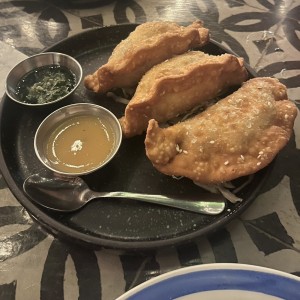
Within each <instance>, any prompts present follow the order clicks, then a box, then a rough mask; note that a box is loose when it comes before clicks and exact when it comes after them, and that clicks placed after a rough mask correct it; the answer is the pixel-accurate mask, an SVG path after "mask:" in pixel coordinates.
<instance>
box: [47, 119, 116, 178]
mask: <svg viewBox="0 0 300 300" xmlns="http://www.w3.org/2000/svg"><path fill="white" fill-rule="evenodd" d="M114 144H115V135H114V132H113V130H112V128H111V127H110V126H109V125H108V124H105V123H104V122H103V121H101V120H100V119H99V118H98V117H97V116H90V115H81V116H76V117H73V118H69V119H66V120H65V121H63V122H62V123H60V124H58V127H57V128H56V129H55V130H54V131H53V132H51V133H50V134H49V136H48V137H46V139H45V145H44V146H45V147H46V149H45V150H46V151H45V153H46V157H47V159H48V163H49V165H50V167H52V168H53V169H55V170H57V171H60V172H64V173H79V172H88V171H91V170H94V169H96V168H97V167H99V166H100V165H101V164H102V163H103V162H104V161H105V160H106V159H107V157H108V156H109V154H110V153H111V151H112V149H113V147H114Z"/></svg>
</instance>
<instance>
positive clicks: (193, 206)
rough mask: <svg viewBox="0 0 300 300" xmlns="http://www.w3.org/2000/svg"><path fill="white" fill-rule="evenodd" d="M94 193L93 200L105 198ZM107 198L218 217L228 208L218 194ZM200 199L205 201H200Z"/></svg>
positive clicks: (117, 194)
mask: <svg viewBox="0 0 300 300" xmlns="http://www.w3.org/2000/svg"><path fill="white" fill-rule="evenodd" d="M97 194H98V193H93V198H97V197H98V196H101V197H103V196H104V193H99V194H98V195H97ZM105 197H110V198H127V199H133V200H137V201H142V202H149V203H154V204H160V205H164V206H169V207H175V208H180V209H183V210H187V211H192V212H196V213H202V214H207V215H217V214H219V213H221V212H222V211H223V210H224V209H225V206H226V204H225V203H226V201H224V199H222V198H221V196H220V195H218V194H211V193H205V194H203V193H202V194H198V195H197V198H196V197H195V196H191V197H187V198H186V199H183V198H182V197H179V196H172V197H171V196H164V195H150V194H142V193H141V194H139V193H130V192H108V193H105ZM199 198H202V199H205V200H199Z"/></svg>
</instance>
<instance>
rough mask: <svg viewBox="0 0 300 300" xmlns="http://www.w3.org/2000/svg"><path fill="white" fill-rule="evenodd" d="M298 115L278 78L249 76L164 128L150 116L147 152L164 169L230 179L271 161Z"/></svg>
mask: <svg viewBox="0 0 300 300" xmlns="http://www.w3.org/2000/svg"><path fill="white" fill-rule="evenodd" d="M296 115H297V108H296V106H295V104H294V103H292V102H291V101H289V100H287V94H286V88H285V86H284V85H282V84H281V83H280V82H279V81H278V80H277V79H273V78H255V79H251V80H249V81H247V82H246V83H244V84H243V86H242V87H241V88H240V89H239V90H237V91H236V92H235V93H233V94H232V95H230V96H228V97H226V98H224V99H223V100H220V101H219V102H218V103H216V104H215V105H213V106H211V107H209V108H208V109H207V110H206V111H204V112H202V113H200V114H198V115H197V116H195V117H193V118H191V119H189V120H187V121H184V122H181V123H178V124H176V125H174V126H170V127H168V128H164V129H161V128H159V127H158V124H157V122H156V121H155V120H151V121H150V122H149V126H148V129H147V135H146V140H145V145H146V153H147V156H148V158H149V159H150V160H151V162H152V163H153V165H154V167H155V168H156V169H157V170H159V171H160V172H162V173H164V174H167V175H176V176H184V177H188V178H190V179H192V180H193V181H195V182H198V183H201V184H215V183H222V182H226V181H230V180H232V179H235V178H238V177H241V176H244V175H249V174H253V173H255V172H257V171H258V170H260V169H262V168H264V167H265V166H267V165H268V164H269V163H270V162H271V161H272V160H273V159H274V157H275V156H276V154H277V153H278V152H279V151H280V150H281V149H282V148H283V147H284V146H285V145H286V143H287V142H288V140H289V138H290V136H291V132H292V128H293V124H294V120H295V117H296Z"/></svg>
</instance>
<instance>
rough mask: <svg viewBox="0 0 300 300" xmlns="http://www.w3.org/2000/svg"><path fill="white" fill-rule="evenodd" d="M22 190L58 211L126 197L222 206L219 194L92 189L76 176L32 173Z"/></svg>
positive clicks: (186, 206)
mask: <svg viewBox="0 0 300 300" xmlns="http://www.w3.org/2000/svg"><path fill="white" fill-rule="evenodd" d="M23 189H24V191H25V193H26V194H27V195H28V196H29V197H30V198H31V199H32V200H33V201H34V202H36V203H37V204H39V205H41V206H43V207H46V208H48V209H52V210H56V211H60V212H71V211H76V210H78V209H80V208H82V207H83V206H84V205H86V204H87V203H88V202H89V201H91V200H93V199H96V198H107V199H109V198H126V199H132V200H136V201H142V202H149V203H153V204H158V205H164V206H169V207H174V208H178V209H182V210H186V211H192V212H196V213H202V214H207V215H217V214H220V213H221V212H222V211H224V209H225V207H226V201H225V199H224V198H223V196H222V195H220V194H213V193H208V192H199V194H197V196H188V197H186V198H185V197H184V196H180V197H178V196H174V195H152V194H142V193H131V192H119V191H117V192H95V191H92V190H91V189H90V188H89V187H88V186H87V184H86V183H85V182H84V181H83V180H82V179H81V178H80V177H52V178H45V177H42V176H40V175H39V174H34V175H31V176H29V177H28V178H27V179H26V180H25V181H24V184H23ZM199 199H203V200H199Z"/></svg>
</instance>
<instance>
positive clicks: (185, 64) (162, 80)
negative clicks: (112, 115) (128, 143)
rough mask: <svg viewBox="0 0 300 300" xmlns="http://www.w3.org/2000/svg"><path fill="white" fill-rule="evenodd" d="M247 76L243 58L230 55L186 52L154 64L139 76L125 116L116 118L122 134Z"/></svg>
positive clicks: (136, 130)
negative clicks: (139, 79) (141, 76)
mask: <svg viewBox="0 0 300 300" xmlns="http://www.w3.org/2000/svg"><path fill="white" fill-rule="evenodd" d="M247 77H248V73H247V71H246V69H245V67H244V66H243V59H242V58H237V57H235V56H233V55H231V54H223V55H219V56H213V55H208V54H205V53H203V52H200V51H190V52H187V53H184V54H181V55H178V56H175V57H173V58H171V59H169V60H167V61H164V62H162V63H161V64H159V65H156V66H154V67H153V68H152V69H151V70H149V71H148V72H147V73H146V74H145V75H144V76H143V78H142V79H141V81H140V83H139V85H138V87H137V89H136V92H135V94H134V96H133V98H132V99H131V100H130V102H129V103H128V105H127V107H126V110H125V116H124V117H123V118H122V119H121V120H120V122H121V126H122V130H123V133H124V136H125V137H131V136H134V135H138V134H141V133H142V132H143V131H145V130H146V129H147V126H148V121H149V120H150V119H155V120H157V121H158V122H165V121H168V120H170V119H172V118H174V117H176V116H178V115H180V114H183V113H185V112H187V111H189V110H190V109H192V108H194V107H195V106H198V105H200V104H202V103H204V102H206V101H208V100H211V99H213V98H215V97H216V96H218V95H219V94H220V93H222V92H224V91H226V90H227V89H228V88H229V87H231V86H235V85H240V84H241V83H242V82H243V81H245V80H246V79H247Z"/></svg>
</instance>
